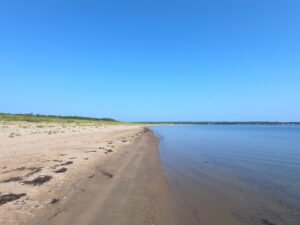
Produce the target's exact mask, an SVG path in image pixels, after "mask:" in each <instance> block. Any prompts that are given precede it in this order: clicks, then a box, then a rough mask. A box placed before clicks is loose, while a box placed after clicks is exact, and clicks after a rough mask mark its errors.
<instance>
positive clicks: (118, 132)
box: [0, 122, 176, 225]
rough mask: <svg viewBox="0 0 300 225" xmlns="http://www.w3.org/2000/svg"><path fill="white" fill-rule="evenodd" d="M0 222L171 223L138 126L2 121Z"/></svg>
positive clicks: (151, 146) (158, 172)
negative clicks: (8, 122)
mask: <svg viewBox="0 0 300 225" xmlns="http://www.w3.org/2000/svg"><path fill="white" fill-rule="evenodd" d="M0 165H1V167H0V195H1V205H0V214H1V218H0V224H1V225H2V224H3V225H4V224H5V225H10V224H24V225H26V224H31V225H32V224H176V220H175V218H174V217H173V216H174V213H173V211H172V210H173V208H172V207H173V204H172V199H171V197H170V194H169V190H168V187H167V182H166V180H165V177H164V175H163V171H162V168H161V165H160V161H159V154H158V143H157V139H156V138H155V137H154V135H153V134H152V132H150V131H149V130H147V129H145V128H144V127H142V126H127V125H118V126H78V125H75V124H74V125H72V124H67V125H62V124H53V123H24V122H22V123H12V124H7V123H6V124H2V125H1V131H0Z"/></svg>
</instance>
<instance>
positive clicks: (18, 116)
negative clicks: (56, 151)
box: [0, 113, 120, 124]
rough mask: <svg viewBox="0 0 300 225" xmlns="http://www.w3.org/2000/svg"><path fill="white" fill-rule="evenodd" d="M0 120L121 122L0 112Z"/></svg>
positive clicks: (105, 119)
mask: <svg viewBox="0 0 300 225" xmlns="http://www.w3.org/2000/svg"><path fill="white" fill-rule="evenodd" d="M0 121H11V122H17V121H25V122H54V123H105V124H106V123H109V124H115V123H120V122H119V121H117V120H114V119H110V118H92V117H81V116H54V115H39V114H9V113H0Z"/></svg>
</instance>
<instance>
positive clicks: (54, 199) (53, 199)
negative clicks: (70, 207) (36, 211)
mask: <svg viewBox="0 0 300 225" xmlns="http://www.w3.org/2000/svg"><path fill="white" fill-rule="evenodd" d="M59 201H60V199H59V198H52V199H51V201H50V204H51V205H53V204H55V203H58V202H59Z"/></svg>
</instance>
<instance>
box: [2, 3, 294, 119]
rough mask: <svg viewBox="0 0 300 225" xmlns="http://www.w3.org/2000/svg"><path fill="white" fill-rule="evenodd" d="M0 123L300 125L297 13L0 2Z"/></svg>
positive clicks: (254, 6) (252, 7)
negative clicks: (35, 118) (85, 120)
mask: <svg viewBox="0 0 300 225" xmlns="http://www.w3.org/2000/svg"><path fill="white" fill-rule="evenodd" d="M0 84H1V88H0V111H1V112H11V113H30V112H32V113H41V114H59V115H81V116H94V117H113V118H116V119H120V120H126V121H141V120H143V121H146V120H152V121H157V120H160V121H162V120H163V121H167V120H168V121H170V120H185V121H192V120H193V121H196V120H200V121H201V120H215V121H220V120H230V121H232V120H243V121H245V120H246V121H248V120H281V121H292V120H294V121H295V120H298V121H299V120H300V104H299V102H300V1H299V0H227V1H224V0H206V1H201V0H197V1H189V0H182V1H176V0H175V1H174V0H173V1H164V0H151V1H150V0H149V1H147V0H145V1H143V0H142V1H141V0H138V1H126V0H120V1H114V0H112V1H101V0H99V1H83V0H82V1H76V0H69V1H67V0H65V1H63V0H49V1H46V0H45V1H40V0H38V1H30V0H26V1H25V0H24V1H14V0H9V1H1V3H0Z"/></svg>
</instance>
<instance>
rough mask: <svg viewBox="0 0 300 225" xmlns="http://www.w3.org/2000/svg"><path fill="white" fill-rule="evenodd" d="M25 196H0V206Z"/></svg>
mask: <svg viewBox="0 0 300 225" xmlns="http://www.w3.org/2000/svg"><path fill="white" fill-rule="evenodd" d="M25 195H26V194H25V193H21V194H6V195H0V205H4V204H6V203H7V202H11V201H15V200H18V199H19V198H21V197H23V196H25Z"/></svg>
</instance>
